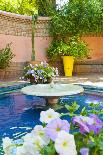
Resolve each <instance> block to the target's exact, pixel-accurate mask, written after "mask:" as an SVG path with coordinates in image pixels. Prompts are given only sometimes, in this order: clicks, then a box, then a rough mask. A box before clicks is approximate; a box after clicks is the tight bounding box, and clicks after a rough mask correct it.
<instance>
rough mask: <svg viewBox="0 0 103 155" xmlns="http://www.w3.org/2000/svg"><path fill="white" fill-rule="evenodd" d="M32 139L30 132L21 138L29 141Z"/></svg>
mask: <svg viewBox="0 0 103 155" xmlns="http://www.w3.org/2000/svg"><path fill="white" fill-rule="evenodd" d="M31 139H32V134H31V133H27V134H26V135H25V136H24V137H23V140H24V142H25V141H31Z"/></svg>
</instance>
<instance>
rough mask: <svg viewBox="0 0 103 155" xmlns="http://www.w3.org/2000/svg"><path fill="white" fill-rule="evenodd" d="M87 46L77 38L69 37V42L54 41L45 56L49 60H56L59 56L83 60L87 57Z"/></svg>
mask: <svg viewBox="0 0 103 155" xmlns="http://www.w3.org/2000/svg"><path fill="white" fill-rule="evenodd" d="M89 51H90V50H89V49H88V47H87V44H86V43H85V42H84V41H82V40H80V38H79V37H75V36H74V37H70V38H69V41H67V42H66V41H63V40H56V41H55V40H54V41H53V42H52V44H51V46H50V47H49V48H48V50H47V55H48V57H49V58H50V59H51V60H56V59H57V58H58V57H60V56H63V55H65V56H73V57H74V58H75V59H77V58H81V59H83V58H85V57H88V56H89Z"/></svg>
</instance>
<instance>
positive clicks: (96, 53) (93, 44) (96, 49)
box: [83, 36, 103, 60]
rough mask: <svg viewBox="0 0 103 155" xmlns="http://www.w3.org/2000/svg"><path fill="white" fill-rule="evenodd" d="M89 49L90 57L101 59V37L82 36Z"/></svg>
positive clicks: (102, 39)
mask: <svg viewBox="0 0 103 155" xmlns="http://www.w3.org/2000/svg"><path fill="white" fill-rule="evenodd" d="M83 40H84V41H86V42H87V44H88V46H89V48H90V49H91V58H92V59H93V60H103V37H101V36H100V37H98V36H95V37H92V36H90V37H83Z"/></svg>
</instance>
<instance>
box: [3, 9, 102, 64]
mask: <svg viewBox="0 0 103 155" xmlns="http://www.w3.org/2000/svg"><path fill="white" fill-rule="evenodd" d="M49 23H50V18H48V17H38V21H37V24H36V28H35V52H36V53H35V55H36V60H46V49H47V47H48V46H49V44H50V42H51V37H50V35H49V25H50V24H49ZM31 34H32V20H31V17H29V16H24V15H17V14H13V13H7V12H4V11H0V49H2V48H4V47H5V46H6V44H7V43H10V42H12V47H11V48H12V51H13V53H14V54H15V57H14V58H13V60H12V61H13V62H25V61H29V60H30V59H31V51H32V45H31ZM83 40H85V41H86V42H87V43H88V45H89V48H90V49H91V56H92V59H93V60H99V59H100V60H102V59H103V37H100V36H93V37H92V36H90V37H83Z"/></svg>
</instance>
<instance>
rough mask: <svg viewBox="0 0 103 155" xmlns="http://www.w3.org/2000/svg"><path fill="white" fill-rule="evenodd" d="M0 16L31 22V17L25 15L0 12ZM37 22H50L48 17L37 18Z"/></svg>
mask: <svg viewBox="0 0 103 155" xmlns="http://www.w3.org/2000/svg"><path fill="white" fill-rule="evenodd" d="M0 14H1V15H4V16H9V17H13V18H19V19H24V20H31V19H32V17H31V16H27V15H21V14H16V13H11V12H6V11H2V10H0ZM38 20H43V21H45V20H50V17H41V16H39V17H38Z"/></svg>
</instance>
